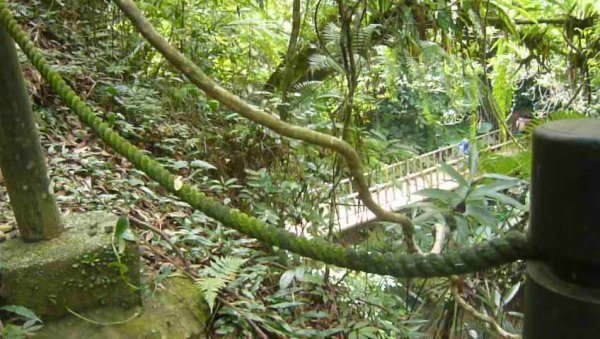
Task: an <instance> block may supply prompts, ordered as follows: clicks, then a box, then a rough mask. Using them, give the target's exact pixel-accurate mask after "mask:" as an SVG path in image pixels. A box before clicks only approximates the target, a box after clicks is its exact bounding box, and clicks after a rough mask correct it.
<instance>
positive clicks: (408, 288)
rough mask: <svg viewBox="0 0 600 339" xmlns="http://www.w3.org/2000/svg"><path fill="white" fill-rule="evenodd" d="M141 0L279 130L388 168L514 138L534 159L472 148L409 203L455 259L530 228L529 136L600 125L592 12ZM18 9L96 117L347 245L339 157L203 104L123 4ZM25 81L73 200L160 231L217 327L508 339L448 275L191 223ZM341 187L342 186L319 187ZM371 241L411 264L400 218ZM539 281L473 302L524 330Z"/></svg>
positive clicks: (364, 0)
mask: <svg viewBox="0 0 600 339" xmlns="http://www.w3.org/2000/svg"><path fill="white" fill-rule="evenodd" d="M137 4H138V6H139V7H140V9H141V10H142V11H143V12H144V14H145V15H146V16H147V17H148V18H149V19H150V20H151V22H152V24H153V25H154V27H155V28H156V29H157V31H158V32H159V33H160V34H161V35H162V36H164V37H165V38H166V39H167V40H168V41H169V43H170V44H171V45H173V46H175V47H176V48H178V49H179V50H180V51H181V52H182V53H183V54H184V55H185V56H186V57H188V58H189V59H191V60H192V61H194V62H195V63H196V64H197V65H198V66H200V67H201V69H202V70H203V71H204V72H205V73H206V74H207V75H208V76H210V77H211V78H213V79H215V80H216V81H218V83H219V84H221V86H223V87H225V88H226V89H227V90H229V91H231V92H233V93H235V94H236V95H239V96H240V97H242V98H244V99H246V100H248V101H249V102H251V103H252V104H254V105H256V106H258V107H260V108H263V109H264V110H265V111H267V112H270V113H272V114H273V115H274V116H276V117H277V118H278V119H280V120H282V121H285V122H289V123H292V124H296V125H300V126H304V127H307V128H310V129H313V130H316V131H320V132H323V133H326V134H329V135H333V136H336V137H339V138H341V139H342V140H344V141H346V142H348V143H349V144H350V145H352V147H353V148H354V149H355V150H356V151H357V153H358V154H359V155H360V157H361V160H362V161H363V163H364V164H365V167H366V169H367V170H368V171H369V172H371V173H376V172H377V171H378V170H379V169H381V168H382V167H383V166H385V165H386V164H391V163H394V162H398V161H400V160H403V159H407V158H409V157H412V156H414V155H416V154H421V153H424V152H427V151H431V150H434V149H436V148H439V147H442V146H447V145H453V144H455V143H457V142H459V141H460V140H461V139H473V138H474V137H475V136H477V135H480V134H483V133H485V132H488V131H490V130H495V129H500V130H501V131H502V133H503V135H504V137H505V138H507V140H509V139H511V138H516V142H518V143H519V144H520V145H521V146H522V150H519V151H515V152H511V153H504V154H492V153H490V152H486V151H485V150H483V149H482V150H480V152H479V153H472V154H471V156H470V163H469V164H466V166H467V167H466V170H465V171H464V172H463V173H458V172H456V173H452V174H451V175H452V176H454V177H455V178H456V180H457V182H459V183H460V184H459V187H458V188H457V189H456V190H455V191H453V192H446V193H442V192H439V191H433V190H431V191H426V192H422V193H423V195H424V196H427V198H429V199H428V200H427V201H426V202H424V203H420V204H415V205H414V206H411V208H409V209H407V210H406V211H404V212H405V213H406V214H407V215H409V216H411V217H413V222H414V224H415V228H416V230H417V234H416V241H417V243H419V244H420V245H422V247H424V248H428V246H430V244H431V243H432V242H433V235H432V232H433V229H434V225H435V224H436V223H439V224H442V225H443V227H444V230H445V232H446V233H447V235H448V236H447V240H446V242H445V244H444V248H445V249H452V248H456V247H459V246H463V245H465V244H475V243H479V242H482V241H484V240H486V239H490V238H495V237H498V236H501V235H503V234H505V233H507V232H509V231H513V230H519V231H523V230H524V229H525V228H526V227H527V219H528V194H529V193H528V192H529V186H528V180H529V176H530V168H529V167H530V166H529V164H530V161H531V160H530V159H531V155H530V152H529V141H530V140H529V139H530V135H531V130H532V129H533V127H534V126H536V125H538V124H540V123H542V122H544V121H547V120H550V119H561V118H574V117H581V116H591V117H597V116H598V115H599V114H600V52H599V51H600V20H599V16H600V6H599V5H598V3H597V2H596V1H594V0H569V1H539V0H527V1H510V0H486V1H482V0H461V1H447V0H408V1H391V0H356V1H342V0H338V1H328V0H316V1H315V0H304V1H300V0H285V1H284V0H242V1H233V0H209V1H198V0H163V1H151V0H140V1H137ZM10 6H11V8H12V9H13V10H14V12H15V13H16V14H17V17H18V20H19V21H20V23H21V24H22V25H23V26H24V27H25V28H27V29H28V31H29V32H30V35H31V38H32V39H33V40H34V41H35V43H36V44H37V45H38V46H39V47H40V48H41V49H43V50H44V52H45V53H46V54H47V55H48V57H49V58H52V59H53V60H55V67H56V69H57V70H58V71H60V72H61V74H63V76H65V78H66V79H68V82H69V83H70V85H72V86H73V87H74V88H76V90H77V91H78V93H79V94H80V95H81V96H82V98H84V99H85V100H86V101H88V102H89V103H91V104H92V106H93V107H95V108H96V109H97V114H98V115H100V116H102V117H103V118H105V119H106V120H107V121H108V122H109V124H110V125H111V127H113V128H115V129H116V130H118V131H119V132H120V133H121V134H122V135H124V136H125V137H127V138H128V139H129V140H130V141H131V142H133V143H134V144H136V145H138V146H140V147H141V148H143V149H146V150H148V151H149V152H152V154H153V155H155V156H157V157H158V158H159V160H160V161H161V162H162V163H163V164H164V165H165V166H166V167H167V168H169V169H170V170H172V171H174V172H176V173H178V174H179V175H180V176H182V177H183V178H185V180H187V181H189V182H190V183H193V185H195V186H196V187H198V188H200V189H201V190H203V191H204V192H206V193H207V194H209V195H211V196H214V197H216V198H218V199H219V200H221V201H223V202H224V204H226V205H230V206H232V207H235V208H238V209H240V210H243V211H245V212H248V213H250V214H252V215H254V216H256V217H258V218H259V219H261V220H262V221H264V222H265V223H268V224H271V225H274V226H278V227H282V228H283V227H288V228H294V229H302V230H303V231H304V232H305V233H306V234H310V235H311V236H313V237H323V238H326V239H329V240H331V241H340V239H338V238H337V232H336V230H335V218H336V216H335V215H334V214H332V213H329V212H328V211H331V209H330V208H326V206H333V205H335V204H338V203H339V202H340V199H342V198H343V197H342V195H343V192H339V191H338V190H336V189H335V187H336V185H337V183H339V181H341V180H343V179H344V178H347V177H348V176H349V174H348V171H347V168H346V167H345V165H344V161H343V159H342V158H341V157H340V156H339V155H336V154H335V153H334V152H332V151H330V150H327V149H322V148H317V147H314V146H312V145H310V144H307V143H303V142H299V141H297V140H291V139H287V138H283V137H281V136H280V135H278V134H276V133H274V132H273V131H271V130H269V129H266V128H264V127H261V126H258V125H256V124H253V123H251V122H249V121H248V120H246V119H243V118H242V117H240V116H239V115H238V114H236V113H235V112H233V111H231V110H230V109H228V108H227V107H225V106H224V105H222V104H221V103H220V102H218V101H216V100H213V99H210V98H208V97H206V96H205V95H204V93H203V92H202V91H201V90H199V89H198V88H197V87H195V86H194V85H192V84H190V83H189V82H188V81H187V79H186V78H185V77H183V76H182V75H181V74H179V72H178V71H177V70H176V69H175V68H174V67H173V66H171V65H170V64H169V62H167V61H166V60H165V59H164V58H163V57H162V56H161V55H160V54H159V53H158V52H157V51H156V50H155V49H154V48H153V47H152V46H150V44H149V43H148V42H147V41H146V40H144V38H143V37H142V36H141V35H140V34H139V33H138V32H137V30H136V29H135V28H134V27H133V26H132V25H131V23H130V22H129V21H128V20H127V18H126V17H125V16H124V15H123V14H122V13H121V12H120V10H119V9H118V8H117V7H116V6H115V5H114V4H113V3H111V2H110V1H95V0H87V1H75V0H61V1H46V0H40V1H38V0H27V1H18V2H17V1H13V2H11V3H10ZM23 67H24V72H25V76H26V79H27V81H28V89H29V91H30V93H31V95H32V99H33V103H34V109H35V112H36V119H37V122H38V125H39V127H40V129H41V131H42V139H43V140H42V141H43V146H44V149H45V150H46V152H47V155H48V162H49V167H50V170H51V176H52V178H53V182H54V186H55V192H56V194H57V200H58V201H59V205H60V208H61V209H62V210H63V211H71V212H77V211H85V210H93V209H100V208H101V209H108V210H112V211H115V212H117V213H119V214H129V215H132V216H134V217H135V218H137V220H139V222H142V223H148V224H152V225H155V226H156V227H159V228H161V229H162V230H163V231H164V232H165V233H166V234H167V235H168V237H169V241H166V240H165V239H163V238H161V237H159V236H157V235H156V234H153V233H152V232H148V231H140V238H141V239H142V240H143V243H144V248H145V249H146V254H145V257H146V263H147V267H148V272H147V274H148V275H149V276H151V277H152V279H153V281H155V282H156V285H159V284H160V281H161V279H164V278H165V277H167V276H169V275H171V274H173V272H175V271H176V270H177V269H181V268H182V267H185V266H186V262H185V261H189V264H191V269H192V271H193V275H194V277H195V279H196V281H197V283H198V288H200V289H201V290H202V291H203V292H204V293H205V296H206V301H207V303H208V304H209V305H210V308H211V310H212V312H213V316H212V318H211V323H210V324H209V330H210V333H211V334H213V335H215V336H225V337H239V336H246V337H252V336H259V337H263V338H266V337H332V336H333V337H348V338H378V337H386V338H387V337H389V338H396V337H440V338H445V337H449V336H456V337H465V338H466V337H472V338H485V337H488V336H489V335H490V333H492V332H493V328H492V327H491V326H489V324H486V323H485V322H480V321H478V320H476V319H475V318H474V317H473V316H472V315H470V314H469V313H468V312H467V311H464V309H462V308H461V307H460V306H459V304H457V303H455V299H454V298H455V295H454V296H453V294H452V293H451V291H450V289H449V287H448V282H447V281H445V280H444V279H428V280H423V279H408V280H399V279H392V278H389V277H380V276H374V275H369V274H364V273H357V272H352V271H347V270H342V269H339V268H335V267H329V266H327V265H323V264H321V263H318V262H314V261H311V260H307V259H304V258H301V257H298V256H295V255H291V254H290V253H287V252H283V251H280V250H278V249H276V248H269V247H267V246H264V245H261V244H260V243H258V242H256V241H254V240H251V239H247V238H244V237H242V236H240V235H239V234H237V233H236V232H234V231H231V230H228V229H226V228H224V227H223V225H220V224H219V223H217V222H215V221H213V220H211V219H210V218H208V217H206V216H205V215H204V214H203V213H201V212H199V211H193V210H191V209H190V208H189V206H187V205H186V204H184V203H181V202H179V201H177V200H176V199H175V198H174V197H172V196H170V195H168V194H166V195H165V194H164V190H163V189H162V188H160V187H159V186H157V185H156V184H154V183H152V182H150V181H149V180H148V179H147V178H146V177H145V175H143V174H142V173H141V172H139V171H137V170H135V169H132V168H131V165H130V164H129V163H127V162H125V161H123V160H120V159H119V158H117V157H116V156H114V155H113V154H112V153H110V151H108V150H107V149H105V148H104V147H103V146H102V144H100V143H98V142H97V140H96V139H95V138H94V137H92V136H90V135H89V134H88V133H87V131H86V130H85V129H84V128H83V127H82V126H81V124H80V123H79V122H78V121H76V120H75V119H74V118H73V117H72V116H70V115H69V114H67V113H66V112H65V110H66V108H65V106H64V104H62V103H61V102H60V101H59V100H58V98H57V97H56V95H55V94H54V93H52V90H51V89H50V87H49V86H48V85H47V84H45V83H43V82H42V81H41V78H40V76H39V75H38V74H37V73H36V71H34V70H33V69H32V68H31V66H28V65H27V63H23ZM520 123H523V124H524V123H527V126H525V127H523V126H522V125H519V124H520ZM492 173H494V174H492ZM371 179H372V180H375V178H371ZM329 183H331V184H333V185H332V187H333V188H332V189H329V190H326V189H321V188H322V187H324V186H327V184H329ZM4 193H5V192H3V191H1V192H0V194H4ZM8 210H9V208H8V206H7V203H6V199H0V223H4V222H7V223H8V222H9V221H10V220H11V216H10V215H8V212H6V211H8ZM134 224H135V223H134ZM306 225H310V227H307V226H306ZM363 240H364V241H362V242H360V243H353V244H346V245H347V246H352V247H358V248H363V249H369V250H371V251H378V252H385V251H392V252H397V253H400V252H405V251H406V242H405V239H404V238H403V237H402V232H401V231H400V230H399V227H398V225H396V224H392V223H380V224H379V225H378V227H375V228H374V229H373V230H371V231H369V232H366V233H365V234H364V237H363ZM173 246H177V247H178V248H180V249H182V251H183V252H184V253H185V258H182V257H181V256H179V255H178V253H177V251H175V249H174V248H173ZM523 269H524V265H523V263H520V262H517V263H514V264H512V265H510V266H507V267H503V268H500V269H495V270H491V271H488V272H480V273H477V274H473V275H470V276H468V277H463V278H461V282H460V288H461V291H460V293H461V295H462V298H464V300H466V301H467V302H468V303H470V304H471V305H473V306H474V307H475V309H476V310H477V311H479V312H481V313H484V314H488V315H490V316H492V317H493V318H495V319H496V322H498V323H499V324H500V325H501V327H503V328H505V329H506V330H507V331H509V332H514V333H517V332H519V330H520V328H521V327H522V314H521V313H520V312H521V311H522V282H523ZM31 324H37V322H32V323H31ZM31 324H30V325H31Z"/></svg>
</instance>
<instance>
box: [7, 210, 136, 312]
mask: <svg viewBox="0 0 600 339" xmlns="http://www.w3.org/2000/svg"><path fill="white" fill-rule="evenodd" d="M117 219H118V217H117V216H116V215H114V214H111V213H106V212H88V213H83V214H75V215H70V216H67V217H65V218H64V220H63V225H64V226H65V228H66V231H65V232H64V233H63V234H61V235H60V236H59V237H57V238H54V239H51V240H47V241H40V242H35V243H25V242H23V241H22V240H20V239H12V240H8V241H6V242H4V243H1V244H0V305H21V306H25V307H27V308H29V309H31V310H33V311H34V312H35V313H36V314H37V315H38V316H40V317H42V319H49V318H54V317H59V316H61V315H64V314H66V313H67V312H68V311H67V308H70V309H72V310H75V311H81V310H84V309H87V308H93V307H99V306H105V305H118V306H124V307H130V306H135V305H139V304H140V303H141V299H140V292H139V290H136V289H134V288H132V287H130V285H139V283H140V264H141V261H140V256H139V253H138V246H137V244H135V243H128V245H127V248H126V250H125V253H124V254H123V255H122V257H121V262H122V264H123V265H126V267H127V269H126V272H124V273H123V274H122V273H120V268H119V265H118V264H117V258H116V256H115V253H114V251H113V248H112V246H111V244H112V234H113V230H114V227H115V225H116V223H117ZM122 268H123V266H121V269H122Z"/></svg>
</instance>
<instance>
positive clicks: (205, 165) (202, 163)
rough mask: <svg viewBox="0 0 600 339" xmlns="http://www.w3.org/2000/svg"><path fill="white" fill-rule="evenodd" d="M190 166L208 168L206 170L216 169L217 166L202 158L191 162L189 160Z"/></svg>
mask: <svg viewBox="0 0 600 339" xmlns="http://www.w3.org/2000/svg"><path fill="white" fill-rule="evenodd" d="M190 167H193V168H204V169H208V170H216V169H217V167H216V166H215V165H213V164H211V163H208V162H206V161H203V160H194V161H192V162H190Z"/></svg>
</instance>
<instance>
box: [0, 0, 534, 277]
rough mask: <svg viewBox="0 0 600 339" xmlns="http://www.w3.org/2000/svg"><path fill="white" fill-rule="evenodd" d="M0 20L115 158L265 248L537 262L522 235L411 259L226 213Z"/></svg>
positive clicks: (381, 270)
mask: <svg viewBox="0 0 600 339" xmlns="http://www.w3.org/2000/svg"><path fill="white" fill-rule="evenodd" d="M0 20H1V21H2V25H3V27H4V28H5V29H6V30H7V31H8V33H9V34H10V35H11V36H12V37H13V39H14V40H15V41H16V43H17V44H18V45H19V47H20V48H21V50H22V51H23V52H24V54H25V55H26V56H27V58H28V59H29V61H30V62H31V63H32V64H33V66H34V67H35V68H36V69H37V70H38V71H39V72H40V74H41V75H42V77H43V79H44V80H45V81H46V82H48V83H49V84H50V85H51V87H52V88H53V90H54V91H56V93H57V94H58V96H59V97H60V98H61V99H62V100H64V101H65V102H66V103H67V105H68V107H69V108H70V109H71V110H72V111H73V112H74V113H75V114H77V116H78V117H79V119H80V120H81V121H82V122H83V123H84V124H85V125H87V126H88V127H89V128H90V129H92V130H93V131H94V132H95V133H96V134H97V135H98V136H99V137H100V138H101V139H102V140H103V141H104V142H105V143H106V144H107V145H108V146H109V147H111V148H112V149H113V150H114V151H115V152H116V153H118V154H120V155H122V156H123V157H125V158H126V159H127V160H129V161H130V162H131V163H132V164H133V165H134V167H136V168H137V169H139V170H141V171H143V172H144V173H146V175H148V177H150V178H151V179H153V180H154V181H156V182H158V183H159V184H160V185H161V186H162V187H163V188H165V189H166V190H167V191H169V192H171V193H172V194H174V195H175V196H177V197H179V198H180V199H181V200H183V201H185V202H186V203H188V204H189V205H190V206H192V207H193V208H195V209H197V210H199V211H202V212H203V213H205V214H206V215H207V216H209V217H211V218H213V219H215V220H217V221H219V222H221V223H222V224H223V225H225V226H228V227H231V228H233V229H235V230H237V231H239V232H241V233H243V234H245V235H247V236H250V237H252V238H255V239H257V240H259V241H261V242H263V243H265V244H268V245H271V246H277V247H279V248H282V249H285V250H288V251H290V252H294V253H296V254H299V255H301V256H304V257H308V258H312V259H315V260H319V261H322V262H324V263H327V264H332V265H335V266H339V267H343V268H348V269H352V270H356V271H361V272H367V273H375V274H380V275H390V276H394V277H399V278H400V277H441V276H449V275H453V274H464V273H470V272H476V271H480V270H484V269H488V268H492V267H495V266H499V265H503V264H507V263H510V262H513V261H515V260H519V259H538V258H540V255H539V253H537V252H536V251H534V250H533V249H532V248H531V246H530V244H529V243H528V241H527V238H526V236H525V235H524V234H523V233H520V232H511V233H508V234H507V235H506V236H505V237H503V238H499V239H495V240H491V241H488V242H485V243H482V244H479V245H475V246H472V247H467V248H461V249H458V250H451V251H447V252H445V253H444V254H431V255H415V254H394V253H386V254H381V253H371V252H369V251H364V250H354V249H350V248H345V247H343V246H340V245H335V244H331V243H329V242H327V241H325V240H323V239H318V238H313V239H307V238H305V237H302V236H297V235H295V234H293V233H290V232H288V231H285V230H283V229H280V228H277V227H274V226H270V225H266V224H264V223H262V222H261V221H260V220H258V219H256V218H254V217H252V216H249V215H247V214H245V213H243V212H240V211H239V210H237V209H233V208H229V207H227V206H225V205H223V204H221V203H219V202H217V201H215V200H214V199H212V198H210V197H207V196H206V195H205V194H204V193H202V192H201V191H199V190H198V189H196V188H194V187H193V186H192V185H190V184H189V183H185V182H182V180H181V178H180V177H177V176H175V175H173V174H172V173H170V172H169V171H168V170H166V169H165V168H164V167H163V166H162V165H161V164H160V163H158V162H157V161H156V160H154V159H153V158H152V157H150V156H148V155H146V154H145V153H144V152H142V150H140V149H139V148H137V147H136V146H134V145H133V144H131V143H130V142H129V141H127V140H126V139H124V138H123V137H121V136H120V135H119V134H118V133H117V132H115V131H114V130H113V129H111V128H110V127H109V125H108V124H107V123H106V122H105V121H104V120H103V119H101V118H99V117H98V116H96V114H95V113H94V112H93V111H92V109H91V108H90V107H89V106H88V105H87V104H86V103H85V102H84V101H83V100H82V99H81V98H80V97H79V96H78V95H77V94H76V93H75V92H74V91H73V89H72V88H71V87H70V86H69V85H68V84H67V83H66V82H65V81H64V80H63V79H62V77H61V76H60V74H59V73H58V72H57V71H55V70H53V69H52V68H51V67H50V65H49V64H48V62H47V61H46V59H45V58H44V56H43V53H42V52H41V51H40V50H39V49H38V48H36V47H35V46H34V44H33V43H32V42H31V40H30V39H29V36H28V33H26V32H25V31H24V30H23V29H22V28H21V26H20V25H19V24H18V23H17V21H16V20H15V19H14V17H13V15H12V13H11V12H10V10H9V9H8V7H7V5H6V3H5V2H4V0H0Z"/></svg>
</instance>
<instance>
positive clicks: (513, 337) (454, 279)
mask: <svg viewBox="0 0 600 339" xmlns="http://www.w3.org/2000/svg"><path fill="white" fill-rule="evenodd" d="M450 281H451V284H452V287H451V291H452V296H453V297H454V301H456V303H457V304H458V305H459V306H460V307H461V308H462V309H463V310H464V311H465V312H467V313H469V314H470V315H471V316H473V317H474V318H475V319H478V320H481V321H483V322H485V323H487V324H489V325H490V326H491V327H492V329H493V330H494V331H495V332H496V333H497V334H498V335H499V336H500V337H501V338H507V339H521V338H522V337H521V335H519V334H514V333H510V332H508V331H506V330H505V329H503V328H502V326H500V324H498V322H496V319H494V318H492V317H490V316H489V315H487V314H483V313H481V312H479V311H477V310H476V309H475V307H473V306H471V305H469V303H467V301H466V300H465V299H463V298H462V297H461V296H460V292H459V291H458V283H459V281H460V278H459V277H458V276H456V275H452V276H450Z"/></svg>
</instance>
